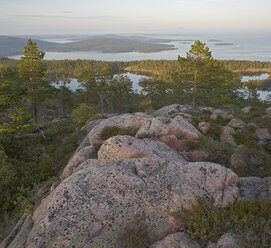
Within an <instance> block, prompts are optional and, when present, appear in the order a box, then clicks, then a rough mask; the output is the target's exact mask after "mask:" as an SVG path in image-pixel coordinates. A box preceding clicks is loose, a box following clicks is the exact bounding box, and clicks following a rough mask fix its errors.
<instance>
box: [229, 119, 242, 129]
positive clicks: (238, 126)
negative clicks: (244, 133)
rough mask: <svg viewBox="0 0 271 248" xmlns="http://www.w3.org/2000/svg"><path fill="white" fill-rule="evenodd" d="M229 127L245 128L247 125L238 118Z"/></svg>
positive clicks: (232, 120)
mask: <svg viewBox="0 0 271 248" xmlns="http://www.w3.org/2000/svg"><path fill="white" fill-rule="evenodd" d="M228 126H230V127H233V128H244V127H245V126H246V123H245V122H243V121H242V120H240V119H238V118H233V119H231V121H230V122H229V123H228Z"/></svg>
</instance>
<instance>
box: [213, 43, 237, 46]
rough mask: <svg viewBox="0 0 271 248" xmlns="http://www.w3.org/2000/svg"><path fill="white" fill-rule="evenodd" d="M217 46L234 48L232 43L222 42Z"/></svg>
mask: <svg viewBox="0 0 271 248" xmlns="http://www.w3.org/2000/svg"><path fill="white" fill-rule="evenodd" d="M215 46H234V44H232V43H227V42H222V43H216V44H215Z"/></svg>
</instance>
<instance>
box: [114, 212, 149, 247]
mask: <svg viewBox="0 0 271 248" xmlns="http://www.w3.org/2000/svg"><path fill="white" fill-rule="evenodd" d="M117 241H118V245H119V247H121V248H126V247H129V248H139V247H140V248H147V247H149V246H150V237H149V234H148V227H147V225H146V223H145V220H144V219H143V218H142V217H138V216H136V217H135V219H134V220H133V221H132V222H131V223H130V224H129V225H127V226H126V227H125V228H124V229H123V230H122V232H120V234H119V236H118V238H117Z"/></svg>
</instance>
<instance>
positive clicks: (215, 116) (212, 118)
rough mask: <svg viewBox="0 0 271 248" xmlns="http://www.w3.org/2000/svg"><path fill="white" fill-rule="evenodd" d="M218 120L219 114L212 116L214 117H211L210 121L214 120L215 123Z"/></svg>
mask: <svg viewBox="0 0 271 248" xmlns="http://www.w3.org/2000/svg"><path fill="white" fill-rule="evenodd" d="M217 118H218V115H217V114H212V115H211V116H210V119H211V120H213V121H215V120H217Z"/></svg>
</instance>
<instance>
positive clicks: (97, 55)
mask: <svg viewBox="0 0 271 248" xmlns="http://www.w3.org/2000/svg"><path fill="white" fill-rule="evenodd" d="M145 36H147V37H151V38H160V39H170V40H173V41H171V42H169V43H167V44H173V45H174V46H175V47H176V50H170V51H162V52H157V53H137V52H131V53H101V52H98V51H96V52H94V51H92V52H65V53H64V52H62V53H60V52H47V53H46V55H45V59H50V60H60V59H95V60H104V61H132V60H146V59H153V60H159V59H169V60H175V59H177V57H178V55H181V56H185V55H186V52H187V51H188V50H189V49H190V46H191V44H192V43H194V41H195V40H201V41H204V42H206V43H207V45H208V46H209V47H210V50H211V51H212V54H213V56H214V58H216V59H239V60H259V61H271V43H270V40H271V33H269V34H251V35H237V34H234V35H233V34H231V35H227V34H201V35H178V34H171V35H170V34H156V35H154V34H152V35H145ZM71 39H73V37H70V38H69V37H66V38H65V39H64V38H63V39H61V38H59V37H57V38H55V39H54V38H53V37H50V41H57V42H58V43H63V42H64V41H68V40H69V41H70V40H71ZM43 40H49V39H45V38H44V39H43ZM20 56H21V55H17V56H10V58H14V59H18V58H20Z"/></svg>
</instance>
